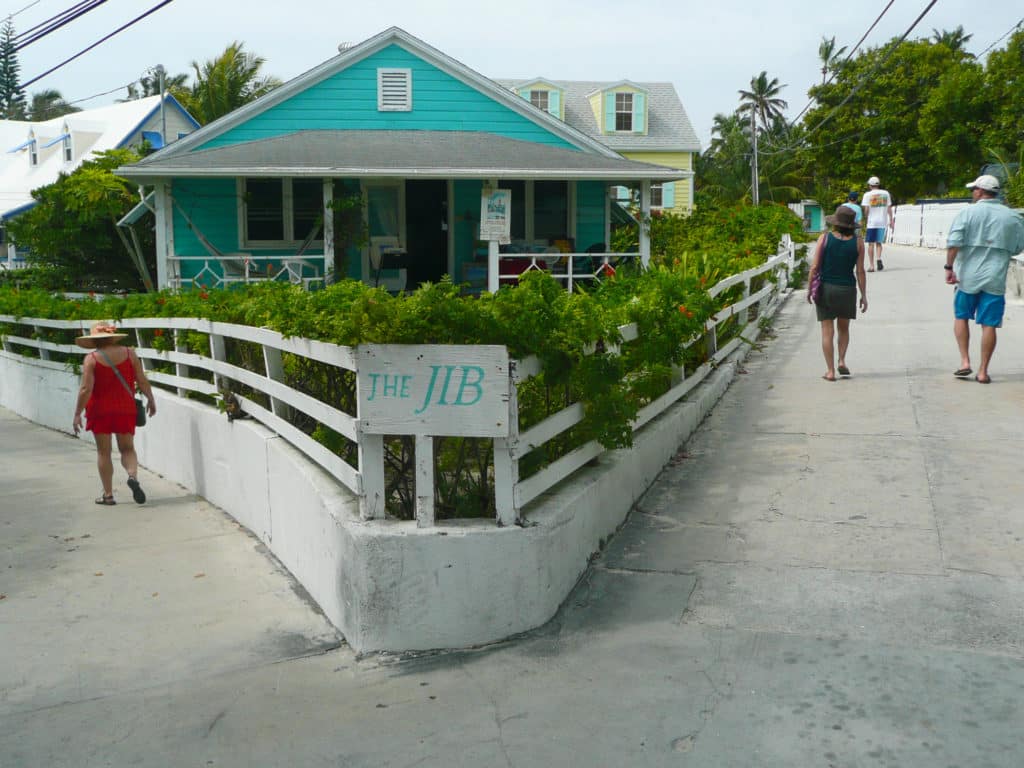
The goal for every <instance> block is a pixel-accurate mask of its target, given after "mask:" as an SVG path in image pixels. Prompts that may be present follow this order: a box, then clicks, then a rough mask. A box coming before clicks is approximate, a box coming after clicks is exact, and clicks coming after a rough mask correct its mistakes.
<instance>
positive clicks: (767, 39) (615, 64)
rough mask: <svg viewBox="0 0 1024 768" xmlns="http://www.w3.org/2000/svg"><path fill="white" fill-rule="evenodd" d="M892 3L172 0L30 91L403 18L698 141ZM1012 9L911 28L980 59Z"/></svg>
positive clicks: (949, 2) (296, 68)
mask: <svg viewBox="0 0 1024 768" xmlns="http://www.w3.org/2000/svg"><path fill="white" fill-rule="evenodd" d="M159 1H160V0H107V2H105V3H104V4H103V5H101V6H99V7H98V8H97V9H96V10H94V11H91V12H90V13H88V14H86V15H85V16H84V17H82V18H80V19H78V20H76V21H74V22H71V23H69V24H67V25H65V26H64V27H62V28H61V29H59V30H57V31H56V32H53V33H52V34H50V35H48V36H47V37H45V38H43V39H41V40H39V41H38V42H35V43H33V44H31V45H29V46H28V47H26V48H24V49H22V51H21V52H20V53H19V61H20V63H21V79H22V82H26V81H28V80H30V79H31V78H34V77H35V76H36V75H39V74H42V73H43V72H45V71H46V70H48V69H50V67H52V66H54V65H56V64H58V63H60V62H61V61H63V60H64V59H66V58H68V57H70V56H73V55H74V54H75V53H78V52H79V51H81V50H83V49H84V48H87V47H89V46H90V45H92V44H93V43H95V42H96V41H98V40H99V39H101V38H102V37H104V36H105V35H107V34H109V33H110V32H112V31H113V30H115V29H117V28H118V27H120V26H122V25H124V24H126V23H127V22H129V21H131V20H132V19H134V18H135V17H136V16H139V15H140V14H142V13H144V12H145V11H147V10H149V9H150V8H152V7H154V6H156V5H157V4H158V3H159ZM888 4H889V0H865V1H862V2H847V3H836V2H832V3H829V2H821V0H814V1H811V0H777V1H776V2H774V3H755V2H753V1H752V0H709V1H708V0H706V1H705V2H700V3H696V2H692V0H675V1H674V2H667V1H666V0H648V1H647V2H642V3H632V2H628V0H627V1H626V2H624V1H623V0H615V1H614V2H612V1H610V0H543V1H541V0H517V1H516V2H491V3H487V2H468V1H465V0H434V2H431V3H427V2H423V0H391V1H390V2H379V3H378V2H372V1H371V2H366V3H352V2H349V3H342V2H336V1H335V2H328V1H327V0H286V2H280V1H279V0H274V1H273V2H271V1H270V0H172V2H170V4H169V5H166V6H164V7H163V8H161V9H160V10H158V11H156V12H155V13H153V14H151V15H149V16H148V17H147V18H145V19H143V20H142V21H140V22H138V23H137V24H135V25H133V26H131V27H129V28H127V29H125V30H124V31H122V32H120V33H119V34H118V35H116V36H115V37H113V38H111V39H110V40H108V41H106V42H104V43H102V44H101V45H99V46H97V47H96V48H94V49H93V50H91V51H90V52H88V53H86V54H84V55H83V56H81V57H79V58H77V59H76V60H75V61H73V62H72V63H71V64H69V65H67V66H65V67H63V68H61V69H58V70H57V71H55V72H53V73H52V74H50V75H48V76H46V77H45V78H43V79H41V80H39V81H38V82H36V83H35V84H32V85H30V86H29V87H28V89H27V90H28V92H29V94H31V93H33V92H35V91H37V90H43V89H55V90H57V91H60V93H61V95H62V96H63V97H64V98H65V99H66V100H68V101H71V102H79V103H78V106H80V107H82V108H84V109H89V108H94V107H101V106H105V105H107V104H111V103H113V102H114V101H115V100H116V99H118V98H123V97H124V95H125V88H124V87H125V85H126V84H127V83H129V82H132V81H134V80H137V79H138V78H139V77H140V76H141V75H142V74H143V73H144V71H145V70H146V69H147V68H148V67H152V66H154V65H156V64H163V66H164V67H165V68H166V69H167V71H168V72H170V73H179V72H188V73H191V72H192V68H191V62H193V61H198V62H200V63H202V62H205V61H207V60H209V59H212V58H215V57H216V56H217V55H219V54H220V53H222V52H223V51H224V49H225V48H226V47H227V46H228V45H229V44H230V43H232V42H233V41H240V42H242V43H244V44H245V50H247V51H250V52H252V53H255V54H257V55H259V56H261V57H263V58H264V59H265V60H266V63H265V64H264V68H263V69H264V72H265V73H266V74H268V75H274V76H276V77H278V78H280V79H281V80H284V81H287V80H290V79H291V78H293V77H296V76H298V75H300V74H302V73H303V72H305V71H307V70H309V69H312V68H313V67H315V66H316V65H318V64H320V63H321V62H323V61H325V60H326V59H329V58H331V57H332V56H334V55H336V54H337V51H338V44H339V43H342V42H349V43H358V42H361V41H363V40H366V39H367V38H370V37H372V36H374V35H376V34H377V33H379V32H381V31H383V30H385V29H387V28H389V27H392V26H398V27H401V28H402V29H404V30H405V31H406V32H409V33H410V34H413V35H415V36H416V37H418V38H420V39H421V40H423V41H425V42H426V43H428V44H430V45H432V46H433V47H435V48H438V49H440V50H441V51H442V52H444V53H446V54H447V55H449V56H451V57H453V58H455V59H457V60H459V61H460V62H462V63H463V64H465V65H467V66H469V67H471V68H472V69H474V70H476V71H477V72H480V73H481V74H483V75H486V76H488V77H493V78H496V79H497V78H520V77H522V78H524V79H526V78H530V77H545V78H548V79H554V80H607V81H619V80H633V81H638V82H643V81H662V82H664V81H669V82H671V83H673V84H674V85H675V89H676V92H677V93H678V94H679V96H680V99H681V100H682V103H683V106H684V107H685V109H686V111H687V113H688V115H689V117H690V121H691V123H692V124H693V128H694V130H695V131H696V133H697V136H698V138H699V139H700V142H701V147H702V148H706V147H707V145H708V142H709V140H710V137H711V125H712V121H713V119H714V116H715V114H716V113H719V112H721V113H730V112H732V111H733V110H734V109H735V108H736V106H737V105H738V93H737V92H738V91H739V90H740V89H741V88H748V87H749V84H750V80H751V78H752V77H754V76H755V75H757V74H758V73H760V72H761V71H762V70H765V71H767V72H768V76H769V77H770V78H771V77H776V78H778V79H779V82H780V83H782V84H784V85H785V86H786V87H785V88H784V89H783V90H782V93H781V96H782V97H783V98H785V99H786V100H787V101H788V102H789V106H790V109H789V110H788V113H787V117H789V118H791V119H792V118H794V117H796V116H797V114H799V113H800V112H801V110H803V108H804V107H805V106H806V105H807V102H808V97H807V89H808V88H809V87H810V86H811V85H813V84H815V83H816V82H820V81H821V64H820V61H819V59H818V45H819V43H820V42H821V39H822V37H833V36H835V38H836V42H837V45H838V46H847V47H848V48H852V47H853V46H854V45H855V44H856V43H857V41H858V40H860V38H861V37H862V36H863V35H864V34H865V32H867V30H868V28H869V27H870V26H871V24H872V22H874V21H875V19H876V18H877V17H878V15H879V14H881V13H882V11H883V10H884V9H885V7H886V5H888ZM928 4H929V0H893V2H892V5H891V7H890V8H889V9H888V11H886V13H885V14H884V15H883V17H882V19H881V20H880V21H879V22H878V24H877V26H876V27H875V28H874V30H873V31H872V32H871V33H870V35H868V37H867V39H866V40H865V42H864V44H863V45H864V46H878V45H881V44H883V43H884V42H886V41H887V40H889V39H891V38H893V37H897V36H899V35H902V34H903V33H904V32H906V31H907V29H909V28H910V27H911V26H912V25H913V24H914V21H915V20H916V19H917V17H918V16H919V15H920V14H921V13H922V12H923V11H924V10H925V8H926V7H927V6H928ZM74 5H76V2H75V0H35V1H34V2H33V0H0V15H10V14H15V15H14V17H13V22H14V25H15V31H16V32H23V31H27V30H29V29H30V28H31V27H33V26H35V25H37V24H41V23H43V22H45V21H47V20H48V19H50V18H51V17H53V16H56V15H58V14H60V13H62V12H63V11H65V10H67V9H68V8H70V7H72V6H74ZM979 8H983V9H984V12H983V13H982V12H979ZM1022 17H1024V5H1022V4H1021V2H1020V0H984V2H978V0H937V2H936V3H935V5H934V6H933V7H932V8H931V9H930V10H929V11H928V13H927V14H926V15H925V16H924V17H923V18H922V19H921V20H920V21H919V22H918V23H917V26H916V27H914V29H913V31H912V32H911V34H910V37H911V38H920V37H930V36H931V35H932V32H933V30H935V29H938V30H952V29H955V28H956V27H957V25H963V27H964V30H965V32H967V33H968V34H971V35H973V37H972V38H971V40H970V41H969V42H968V44H967V49H968V50H969V51H971V52H972V53H975V54H980V53H981V52H982V51H983V50H984V49H986V48H988V47H989V46H990V45H991V44H992V43H995V42H996V41H997V40H999V39H1000V38H1002V37H1003V36H1004V35H1007V33H1009V32H1010V31H1011V30H1012V29H1013V27H1014V26H1015V25H1016V24H1018V23H1019V22H1021V21H1024V18H1022ZM1005 42H1006V40H1005V39H1003V40H1002V41H1001V42H1000V43H998V44H997V46H996V47H1002V46H1003V45H1005ZM109 91H113V93H107V92H109ZM98 94H104V95H98ZM89 97H95V98H89ZM85 99H88V100H85ZM79 100H83V101H79Z"/></svg>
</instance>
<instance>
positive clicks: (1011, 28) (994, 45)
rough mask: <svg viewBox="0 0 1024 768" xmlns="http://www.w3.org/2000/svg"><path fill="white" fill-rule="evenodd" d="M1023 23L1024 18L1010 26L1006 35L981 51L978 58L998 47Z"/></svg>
mask: <svg viewBox="0 0 1024 768" xmlns="http://www.w3.org/2000/svg"><path fill="white" fill-rule="evenodd" d="M1021 24H1024V19H1021V20H1020V21H1018V22H1017V23H1016V24H1014V25H1013V26H1012V27H1010V28H1009V29H1008V30H1006V34H1004V35H1003V36H1002V37H1000V38H999V39H998V40H996V41H995V42H993V43H992V45H990V46H989V47H988V48H986V49H985V50H984V51H982V52H981V53H979V54H978V58H979V59H980V58H981V57H982V56H984V55H985V54H986V53H988V52H989V51H991V50H992V49H993V48H995V47H996V46H997V45H999V43H1001V42H1003V40H1005V39H1006V38H1007V37H1009V36H1010V35H1011V34H1013V32H1014V31H1015V30H1017V29H1019V28H1020V25H1021Z"/></svg>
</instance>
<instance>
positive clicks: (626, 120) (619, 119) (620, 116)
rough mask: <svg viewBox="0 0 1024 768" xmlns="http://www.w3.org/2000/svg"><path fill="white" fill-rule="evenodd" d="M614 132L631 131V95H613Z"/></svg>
mask: <svg viewBox="0 0 1024 768" xmlns="http://www.w3.org/2000/svg"><path fill="white" fill-rule="evenodd" d="M615 130H616V131H632V130H633V94H632V93H616V94H615Z"/></svg>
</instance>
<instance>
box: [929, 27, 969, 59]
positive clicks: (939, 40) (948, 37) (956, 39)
mask: <svg viewBox="0 0 1024 768" xmlns="http://www.w3.org/2000/svg"><path fill="white" fill-rule="evenodd" d="M972 37H974V35H968V34H965V33H964V26H963V24H957V27H956V29H954V30H952V31H951V30H948V29H944V30H942V31H941V32H940V31H939V30H937V29H935V28H934V27H932V40H933V41H935V43H936V44H937V45H944V46H946V47H947V48H949V50H951V51H953V53H959V54H963V55H965V56H967V57H968V58H971V59H973V58H974V55H973V54H971V53H968V52H967V50H966V49H965V48H964V46H965V45H967V41H968V40H970V39H971V38H972Z"/></svg>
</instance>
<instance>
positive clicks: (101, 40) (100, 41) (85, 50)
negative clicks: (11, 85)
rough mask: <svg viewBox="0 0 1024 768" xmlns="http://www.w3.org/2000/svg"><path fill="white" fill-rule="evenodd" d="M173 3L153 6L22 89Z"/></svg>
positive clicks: (164, 1) (37, 76)
mask: <svg viewBox="0 0 1024 768" xmlns="http://www.w3.org/2000/svg"><path fill="white" fill-rule="evenodd" d="M171 2H173V0H163V2H160V3H157V4H156V5H155V6H153V7H152V8H150V9H149V10H148V11H146V12H145V13H143V14H140V15H138V16H136V17H135V18H134V19H132V20H131V21H129V22H128V23H127V24H122V25H121V26H120V27H118V28H117V29H115V30H114V31H113V32H111V33H110V34H108V35H104V36H103V37H101V38H100V39H99V40H97V41H96V42H95V43H93V44H92V45H90V46H89V47H88V48H83V49H82V50H81V51H79V52H78V53H76V54H75V55H74V56H71V57H69V58H67V59H64V61H62V62H61V63H60V64H58V65H57V66H55V67H50V68H49V69H48V70H46V71H45V72H43V73H42V74H41V75H36V76H35V77H33V78H32V79H31V80H29V81H28V82H25V83H22V84H21V87H22V89H25V88H28V87H29V86H30V85H32V84H33V83H35V82H36V81H38V80H42V79H43V78H44V77H46V76H47V75H49V74H51V73H53V72H56V71H57V70H58V69H60V68H61V67H63V66H64V65H66V64H70V63H71V62H72V61H74V60H75V59H77V58H78V57H79V56H81V55H83V54H86V53H88V52H89V51H91V50H92V49H93V48H95V47H96V46H98V45H100V44H101V43H105V42H106V41H107V40H109V39H110V38H112V37H113V36H114V35H116V34H118V33H120V32H123V31H124V30H126V29H128V27H130V26H132V25H133V24H137V23H138V22H140V21H142V20H143V19H144V18H146V17H147V16H149V15H150V14H152V13H155V12H156V11H159V10H160V9H161V8H163V7H164V6H165V5H168V4H169V3H171Z"/></svg>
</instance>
